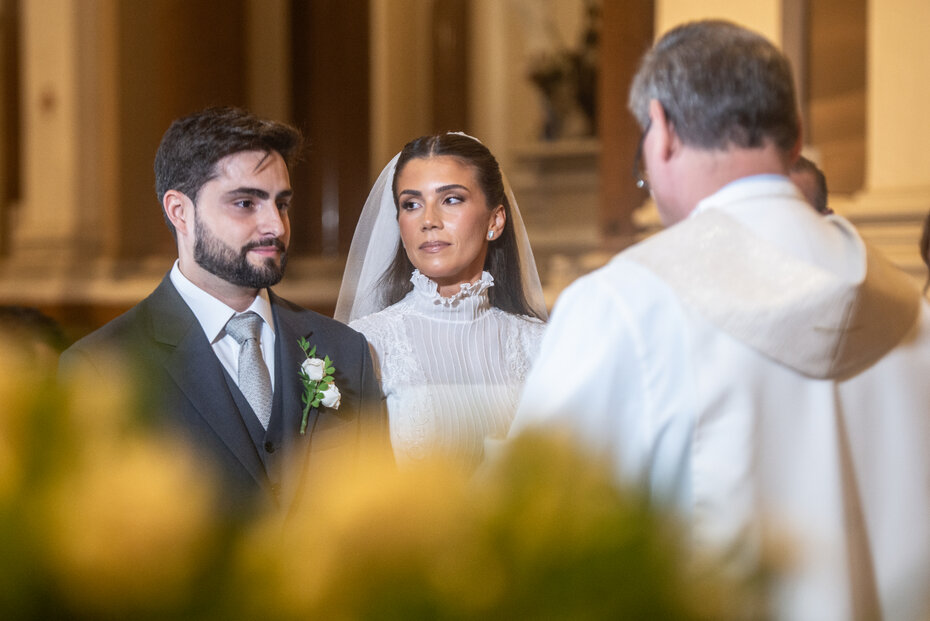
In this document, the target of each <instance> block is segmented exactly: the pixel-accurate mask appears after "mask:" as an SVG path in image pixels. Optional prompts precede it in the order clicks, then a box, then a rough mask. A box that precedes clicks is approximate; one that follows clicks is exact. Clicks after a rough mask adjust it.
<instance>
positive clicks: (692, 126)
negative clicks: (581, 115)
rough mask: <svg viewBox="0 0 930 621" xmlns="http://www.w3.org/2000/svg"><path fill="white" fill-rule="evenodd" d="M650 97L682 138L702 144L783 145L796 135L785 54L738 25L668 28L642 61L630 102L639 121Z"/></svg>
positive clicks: (795, 113) (643, 118)
mask: <svg viewBox="0 0 930 621" xmlns="http://www.w3.org/2000/svg"><path fill="white" fill-rule="evenodd" d="M652 99H656V100H658V101H659V103H661V104H662V108H663V109H664V110H665V115H666V117H667V118H668V120H669V122H670V123H671V124H672V126H673V127H674V129H675V133H676V134H677V135H678V137H679V138H681V140H682V141H683V142H684V143H685V144H687V145H690V146H693V147H698V148H702V149H725V148H727V147H729V146H730V145H734V146H737V147H741V148H755V147H761V146H763V144H765V142H767V141H771V142H772V143H774V144H775V145H776V146H777V147H779V148H780V149H782V150H784V151H789V150H791V148H792V147H793V146H794V145H795V143H796V142H797V139H798V137H799V136H800V133H801V122H800V118H799V113H798V107H797V101H796V99H795V92H794V79H793V78H792V74H791V65H790V64H789V62H788V59H787V58H786V57H785V56H784V55H783V54H782V53H781V52H780V51H778V49H777V48H776V47H775V46H774V45H772V43H770V42H769V41H768V40H767V39H765V38H764V37H762V36H761V35H759V34H757V33H755V32H752V31H751V30H747V29H745V28H743V27H741V26H737V25H736V24H733V23H730V22H726V21H719V20H707V21H699V22H692V23H688V24H683V25H681V26H678V27H676V28H674V29H672V30H670V31H669V32H668V33H666V34H665V35H664V36H663V37H662V38H661V39H660V40H659V41H658V42H657V43H656V44H655V46H654V47H653V48H652V50H650V51H649V52H648V53H647V54H646V55H645V56H644V57H643V59H642V61H641V62H640V66H639V70H638V71H637V73H636V76H635V77H634V78H633V85H632V86H631V88H630V99H629V104H628V105H629V108H630V111H631V112H632V113H633V116H635V117H636V120H637V122H638V123H639V124H640V126H642V127H644V128H645V127H646V124H647V123H648V122H649V102H650V100H652Z"/></svg>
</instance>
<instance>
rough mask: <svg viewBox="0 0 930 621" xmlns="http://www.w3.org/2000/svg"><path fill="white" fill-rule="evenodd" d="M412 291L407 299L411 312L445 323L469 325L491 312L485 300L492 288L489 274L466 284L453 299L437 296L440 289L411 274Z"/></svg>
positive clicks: (433, 283)
mask: <svg viewBox="0 0 930 621" xmlns="http://www.w3.org/2000/svg"><path fill="white" fill-rule="evenodd" d="M410 282H411V283H413V291H411V292H410V293H409V294H408V295H407V299H409V300H410V302H411V303H412V304H413V308H414V309H416V310H418V311H420V312H422V313H423V314H425V315H431V316H437V317H440V318H442V319H445V320H447V321H472V320H474V319H477V318H478V317H480V316H481V315H483V314H484V313H486V312H488V310H489V309H490V308H491V304H490V301H489V300H488V288H489V287H493V286H494V277H493V276H491V275H490V274H489V273H488V272H481V277H480V278H479V279H478V280H476V281H475V282H473V283H465V284H462V285H459V286H460V290H459V291H458V292H457V293H455V294H454V295H452V296H449V297H443V296H441V295H439V285H437V284H436V283H435V282H433V281H432V280H430V278H429V277H427V276H424V275H423V274H421V273H420V270H413V274H411V275H410Z"/></svg>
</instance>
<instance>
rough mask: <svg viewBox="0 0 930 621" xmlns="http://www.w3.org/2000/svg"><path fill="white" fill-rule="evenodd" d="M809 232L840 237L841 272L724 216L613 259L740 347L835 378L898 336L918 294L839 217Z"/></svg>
mask: <svg viewBox="0 0 930 621" xmlns="http://www.w3.org/2000/svg"><path fill="white" fill-rule="evenodd" d="M803 207H804V208H805V209H806V208H807V206H806V205H803ZM813 225H814V226H823V227H833V230H829V231H828V230H827V229H824V232H826V233H828V234H829V235H830V236H831V239H832V240H834V241H835V240H839V241H838V242H837V244H838V246H839V247H841V248H842V253H843V259H844V262H845V264H846V265H847V266H849V269H848V270H847V273H844V274H838V273H836V272H835V271H831V270H829V269H826V268H825V267H823V266H820V265H816V264H813V263H811V262H809V261H808V260H805V259H802V258H799V257H798V256H796V255H795V254H793V253H791V252H789V251H788V250H786V249H785V248H783V247H779V245H777V244H775V243H773V242H772V241H770V240H769V239H765V238H764V237H763V236H761V235H759V234H758V233H757V232H756V231H753V230H751V229H750V228H749V227H747V226H745V225H744V224H742V223H741V222H740V221H739V220H738V219H737V218H735V217H733V216H732V215H731V214H730V213H728V212H727V211H725V210H723V209H705V210H702V211H701V212H700V213H697V214H695V215H693V216H692V217H690V218H688V219H686V220H684V221H682V222H680V223H679V224H676V225H675V226H673V227H671V228H669V229H667V230H666V231H663V232H662V233H660V234H658V235H656V236H654V237H652V238H650V239H648V240H646V241H644V242H641V243H640V244H637V245H636V246H634V247H632V248H630V249H629V250H627V251H626V252H624V253H623V255H622V256H624V257H626V258H628V259H631V260H633V261H636V262H637V263H640V264H642V265H644V266H645V267H646V268H648V269H650V270H651V271H653V272H654V273H656V274H657V275H658V276H659V277H660V278H661V279H662V280H664V281H665V282H666V283H667V284H668V285H669V286H671V287H672V288H673V289H674V290H675V291H676V292H677V293H678V295H679V296H680V298H681V299H682V302H683V303H684V304H685V305H686V306H688V307H690V308H692V309H693V310H695V311H696V312H698V313H699V314H700V315H702V316H703V317H704V318H705V319H707V320H708V321H710V322H711V323H713V324H714V325H715V326H716V327H717V328H718V329H720V330H721V331H723V332H726V333H728V334H730V335H731V336H732V337H734V338H735V339H737V340H739V341H740V342H742V343H744V344H745V345H747V346H749V347H751V348H753V349H755V350H757V351H759V352H760V353H762V354H763V355H765V356H767V357H769V358H771V359H773V360H775V361H776V362H779V363H781V364H783V365H785V366H788V367H790V368H792V369H794V370H796V371H798V372H800V373H802V374H804V375H806V376H809V377H814V378H818V379H825V378H833V379H841V378H844V377H849V376H851V375H855V374H856V373H858V372H859V371H861V370H863V369H865V368H867V367H869V366H870V365H872V364H873V363H874V362H876V361H877V360H878V359H880V358H881V357H882V356H884V355H885V354H886V353H887V352H888V351H890V350H891V349H892V348H894V347H895V346H896V345H897V344H898V343H899V342H900V341H901V340H902V339H903V338H904V336H905V335H906V334H907V333H908V331H909V330H910V329H911V327H912V326H913V324H914V322H915V321H916V320H917V317H918V315H919V311H920V301H921V295H920V292H919V291H918V289H917V287H916V284H915V283H913V282H912V281H911V280H910V278H909V277H908V276H907V275H906V274H904V273H903V272H901V271H900V270H899V269H897V268H896V267H894V266H893V265H891V264H890V263H889V262H888V261H887V260H886V259H885V258H884V257H882V256H881V255H880V254H879V253H877V252H876V251H874V250H873V249H871V248H869V247H868V246H867V245H866V244H865V242H863V241H862V239H861V238H860V237H859V235H858V234H857V233H856V231H855V229H854V228H853V226H852V225H851V224H850V223H849V222H847V221H846V220H844V219H843V218H840V217H830V218H827V219H823V220H818V221H816V222H813Z"/></svg>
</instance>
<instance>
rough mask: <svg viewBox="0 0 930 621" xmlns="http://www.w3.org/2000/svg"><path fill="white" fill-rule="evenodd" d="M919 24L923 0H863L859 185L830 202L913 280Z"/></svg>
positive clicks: (929, 89) (926, 128)
mask: <svg viewBox="0 0 930 621" xmlns="http://www.w3.org/2000/svg"><path fill="white" fill-rule="evenodd" d="M927 24H930V3H927V2H926V0H882V1H881V2H877V1H871V2H869V4H868V50H867V55H868V56H867V57H868V61H867V62H868V69H867V78H866V79H867V91H868V93H867V102H868V103H867V106H866V147H865V148H866V174H865V179H866V181H865V188H864V190H863V191H862V192H861V193H859V194H858V195H856V196H855V197H853V198H852V200H851V201H850V202H849V203H838V204H837V207H838V209H839V210H841V211H842V213H844V214H845V215H847V216H848V217H849V218H850V219H851V220H852V221H853V222H854V223H856V225H857V226H858V227H859V228H860V230H861V231H862V233H863V236H864V237H866V239H868V240H869V241H871V242H872V243H874V244H876V245H877V246H879V247H880V248H881V249H882V250H884V251H885V252H886V253H887V254H888V255H889V256H890V257H891V258H892V259H893V260H894V261H895V262H896V263H898V264H899V265H901V267H903V268H904V269H906V270H907V271H908V272H910V273H912V274H914V275H915V276H916V277H917V278H918V279H919V280H921V281H922V280H923V279H924V277H925V273H926V272H925V268H924V265H923V262H922V261H921V259H920V256H919V252H918V250H917V243H918V240H919V236H920V227H921V225H922V223H923V220H924V218H925V217H926V215H927V211H928V210H930V149H928V147H927V145H928V144H930V123H927V121H926V118H925V114H924V112H923V111H924V109H925V108H926V106H927V102H928V101H930V82H928V81H927V79H926V75H927V72H926V62H927V58H930V37H928V36H927V34H928V30H927Z"/></svg>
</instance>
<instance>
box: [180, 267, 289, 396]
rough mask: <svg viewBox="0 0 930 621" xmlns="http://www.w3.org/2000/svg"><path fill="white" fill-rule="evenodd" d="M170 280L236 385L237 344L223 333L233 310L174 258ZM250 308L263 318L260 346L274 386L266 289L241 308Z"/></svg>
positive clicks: (271, 322) (272, 336) (272, 335)
mask: <svg viewBox="0 0 930 621" xmlns="http://www.w3.org/2000/svg"><path fill="white" fill-rule="evenodd" d="M169 277H170V278H171V283H172V284H173V285H174V287H175V289H177V290H178V293H179V294H180V295H181V298H182V299H183V300H184V302H185V303H186V304H187V305H188V306H189V307H190V309H191V311H192V312H193V313H194V316H195V317H196V318H197V321H198V322H199V323H200V327H201V328H203V331H204V334H206V336H207V340H208V341H209V342H210V345H211V347H212V348H213V352H214V353H215V354H216V357H217V358H219V361H220V364H222V365H223V368H225V369H226V372H227V373H229V375H230V377H232V379H233V381H234V382H236V385H237V386H238V385H239V349H240V346H239V343H237V342H236V339H234V338H233V337H232V336H230V335H228V334H226V322H228V321H229V320H230V318H231V317H232V316H233V315H235V314H236V311H235V309H233V308H232V307H230V306H227V305H226V304H224V303H223V302H221V301H219V300H218V299H216V298H215V297H213V296H212V295H210V294H209V293H207V292H206V291H204V290H203V289H201V288H200V287H198V286H197V285H195V284H194V283H192V282H191V281H190V280H188V279H187V277H186V276H184V274H182V273H181V270H180V268H179V267H178V262H177V261H175V263H174V267H172V268H171V273H170V275H169ZM248 311H253V312H255V313H257V314H258V315H260V316H261V318H262V319H264V320H265V321H264V322H263V323H262V332H261V349H262V357H263V358H264V359H265V366H267V367H268V373H269V374H270V375H271V387H272V389H273V388H274V385H275V381H274V376H275V372H274V366H275V364H274V351H275V350H274V341H275V332H274V314H273V313H272V311H271V300H270V298H269V296H268V290H267V289H262V290H260V291H259V292H258V295H256V296H255V299H254V300H252V304H251V305H249V307H248V308H247V309H246V310H245V311H243V312H248Z"/></svg>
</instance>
